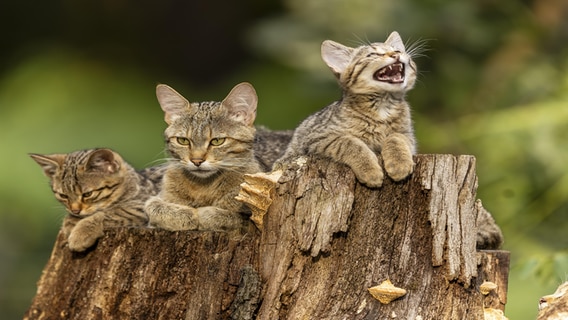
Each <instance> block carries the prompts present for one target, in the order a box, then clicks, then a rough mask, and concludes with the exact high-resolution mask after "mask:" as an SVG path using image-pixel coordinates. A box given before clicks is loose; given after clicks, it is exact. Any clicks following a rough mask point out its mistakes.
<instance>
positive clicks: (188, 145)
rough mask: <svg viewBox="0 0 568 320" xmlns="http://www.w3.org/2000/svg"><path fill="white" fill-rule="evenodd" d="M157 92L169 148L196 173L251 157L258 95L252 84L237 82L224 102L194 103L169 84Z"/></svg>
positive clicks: (230, 166) (238, 163)
mask: <svg viewBox="0 0 568 320" xmlns="http://www.w3.org/2000/svg"><path fill="white" fill-rule="evenodd" d="M156 95H157V97H158V101H159V103H160V106H161V107H162V110H163V111H164V113H165V121H166V123H167V124H168V127H167V128H166V130H165V138H166V144H167V148H168V151H169V152H170V154H171V155H172V156H173V157H174V158H176V159H178V160H179V161H180V163H181V164H182V165H184V167H185V168H186V169H187V172H188V173H189V174H191V175H192V176H193V177H197V178H200V179H206V178H209V177H212V176H215V175H216V174H218V173H220V172H221V171H223V170H235V169H236V168H238V167H244V166H246V165H248V163H249V162H250V161H251V159H252V145H253V141H254V134H255V128H254V126H253V122H254V119H255V117H256V106H257V96H256V92H255V91H254V88H253V87H252V86H251V85H250V84H248V83H241V84H239V85H237V86H235V87H234V88H233V90H231V92H230V93H229V95H228V96H227V97H226V98H225V99H224V100H223V101H222V102H201V103H190V102H189V101H187V100H186V99H185V98H184V97H183V96H182V95H180V94H179V93H177V92H176V91H175V90H173V89H172V88H170V87H168V86H166V85H158V87H157V88H156Z"/></svg>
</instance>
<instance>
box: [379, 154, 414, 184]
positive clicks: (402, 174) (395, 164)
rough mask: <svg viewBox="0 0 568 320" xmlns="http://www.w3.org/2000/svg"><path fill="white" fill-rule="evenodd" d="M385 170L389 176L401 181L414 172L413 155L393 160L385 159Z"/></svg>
mask: <svg viewBox="0 0 568 320" xmlns="http://www.w3.org/2000/svg"><path fill="white" fill-rule="evenodd" d="M385 170H386V171H387V174H388V175H389V177H391V178H392V179H393V180H394V181H401V180H403V179H405V178H406V177H408V176H409V175H410V174H412V172H414V161H413V160H412V156H410V157H407V158H403V159H397V160H396V161H393V160H392V159H388V160H387V159H385Z"/></svg>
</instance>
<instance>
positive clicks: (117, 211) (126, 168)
mask: <svg viewBox="0 0 568 320" xmlns="http://www.w3.org/2000/svg"><path fill="white" fill-rule="evenodd" d="M30 156H31V157H32V159H33V160H34V161H35V162H37V164H39V165H40V166H41V167H42V169H43V172H44V174H45V175H46V176H47V177H48V178H49V181H50V185H51V189H52V190H53V193H54V195H55V197H56V198H57V200H59V202H61V203H62V204H63V205H64V206H65V208H66V209H67V211H68V215H67V217H66V218H65V220H64V222H63V232H64V234H65V235H66V236H67V241H68V246H69V248H70V249H71V250H73V251H78V252H80V251H85V250H86V249H88V248H89V247H91V246H92V245H94V244H95V242H96V241H97V239H98V238H100V237H102V236H103V230H105V229H108V228H114V227H141V226H145V225H146V224H147V223H148V217H147V215H146V213H145V212H144V203H145V202H146V200H148V198H149V197H150V196H152V195H155V194H157V193H158V191H159V188H160V184H161V180H162V175H163V171H164V167H163V166H156V167H152V168H147V169H144V170H141V171H136V170H135V169H134V168H133V167H132V166H130V165H129V164H128V163H127V162H126V161H124V160H123V159H122V157H121V156H120V155H119V154H118V153H116V152H114V151H112V150H110V149H106V148H98V149H87V150H81V151H75V152H71V153H67V154H63V153H62V154H30Z"/></svg>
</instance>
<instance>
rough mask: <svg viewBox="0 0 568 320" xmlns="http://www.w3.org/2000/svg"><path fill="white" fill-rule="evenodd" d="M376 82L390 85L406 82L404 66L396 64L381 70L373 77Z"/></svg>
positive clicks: (400, 63) (399, 63)
mask: <svg viewBox="0 0 568 320" xmlns="http://www.w3.org/2000/svg"><path fill="white" fill-rule="evenodd" d="M373 77H374V78H375V80H377V81H382V82H388V83H401V82H403V81H404V64H403V63H402V62H395V63H393V64H389V65H388V66H386V67H384V68H381V69H379V70H378V71H377V72H375V74H374V75H373Z"/></svg>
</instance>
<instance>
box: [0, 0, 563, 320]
mask: <svg viewBox="0 0 568 320" xmlns="http://www.w3.org/2000/svg"><path fill="white" fill-rule="evenodd" d="M0 27H1V28H0V36H1V37H0V39H1V43H2V44H1V46H2V50H1V51H0V143H1V144H0V150H1V151H0V152H1V156H0V177H1V180H0V315H1V317H2V319H20V318H21V317H22V315H23V313H24V312H25V310H26V309H27V307H28V306H29V304H30V302H31V299H32V297H33V296H34V294H35V290H36V286H35V284H36V281H37V280H38V279H39V277H40V274H41V270H42V268H43V266H44V265H45V263H46V262H47V259H48V257H49V254H50V252H51V248H52V245H53V242H54V240H55V236H56V233H57V232H58V229H59V226H60V223H61V219H62V218H63V216H64V210H63V209H62V208H61V206H60V205H59V204H58V203H57V202H56V201H55V199H54V198H53V196H52V194H51V191H50V190H49V187H48V184H47V179H46V178H45V177H44V176H43V174H42V172H41V170H40V168H39V167H38V166H37V164H35V163H34V162H33V161H32V160H31V159H30V158H29V157H28V156H27V153H29V152H34V153H56V152H70V151H73V150H77V149H84V148H91V147H102V146H104V147H111V148H113V149H115V150H117V151H119V152H120V153H121V154H122V155H123V156H124V157H125V158H126V159H127V160H128V161H130V162H131V163H132V164H133V165H134V166H136V167H138V168H141V167H144V166H149V165H151V164H153V163H156V161H159V160H160V159H162V158H163V157H164V153H163V144H162V130H163V129H164V127H165V124H164V122H163V115H162V112H161V110H160V108H159V106H158V104H157V102H156V99H155V95H154V88H155V85H156V84H157V83H167V84H169V85H171V86H173V87H174V88H176V89H177V90H178V91H180V92H181V93H182V94H184V95H185V96H186V97H187V98H188V99H189V100H194V101H200V100H219V99H222V98H223V97H225V95H226V94H227V93H228V92H229V90H230V89H231V88H232V87H233V86H234V85H235V84H237V83H238V82H241V81H249V82H251V83H252V84H253V85H254V86H255V87H256V89H257V92H258V95H259V109H258V117H257V123H258V124H263V125H266V126H268V127H270V128H273V129H287V128H293V127H294V126H295V125H296V124H297V123H298V122H299V121H300V120H302V119H303V118H305V117H306V116H307V115H308V114H310V113H312V112H314V111H315V110H318V109H320V108H322V107H323V106H325V105H327V104H328V103H329V102H331V101H333V100H336V99H337V98H338V97H339V96H340V92H339V89H338V87H337V84H336V83H335V80H334V78H333V76H332V74H331V72H330V71H329V70H328V69H327V67H325V65H324V64H323V62H322V61H321V58H320V55H319V48H320V44H321V42H322V41H323V40H325V39H332V40H335V41H338V42H341V43H344V44H347V45H351V46H356V45H358V44H361V43H362V42H367V41H383V40H384V39H385V38H386V36H387V35H388V34H389V33H390V31H392V30H397V31H399V32H400V34H401V35H402V37H403V38H404V39H407V40H408V41H410V42H413V41H420V40H422V41H426V43H427V51H425V52H424V54H425V56H424V57H419V58H417V59H416V60H417V61H416V62H417V63H418V66H419V69H420V70H421V72H420V76H419V81H418V83H417V85H416V88H415V89H414V90H413V91H411V92H410V93H409V95H408V99H409V101H410V103H411V105H412V107H413V116H414V120H415V127H416V135H417V138H418V141H419V150H420V153H453V154H472V155H475V156H476V157H477V173H478V176H479V190H478V196H479V198H481V199H482V200H483V203H484V205H485V207H486V208H488V209H489V210H490V211H491V212H492V213H493V214H494V216H495V218H496V220H497V221H498V223H499V224H500V225H501V227H502V229H503V231H504V233H505V237H506V244H505V249H507V250H510V251H511V258H512V265H511V273H510V283H509V284H510V286H509V293H508V304H507V307H506V314H507V316H508V317H509V318H510V319H534V318H535V316H536V313H537V302H538V299H539V297H540V296H542V295H544V294H547V293H551V292H553V291H554V289H555V287H556V286H557V285H558V284H559V283H560V282H561V281H564V280H566V278H567V277H566V274H567V272H568V251H567V248H568V237H566V230H567V228H568V201H567V199H568V175H567V170H566V168H567V164H568V148H567V146H566V141H567V140H568V72H567V71H568V46H567V45H566V43H568V2H567V1H564V0H533V1H526V0H525V1H498V0H476V1H450V0H399V1H377V0H278V1H262V0H243V1H229V0H226V1H222V0H213V1H175V0H163V1H144V0H142V1H132V0H131V1H129V0H120V1H111V0H108V1H93V0H87V1H49V0H46V1H30V0H24V1H10V2H3V3H2V4H0Z"/></svg>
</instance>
